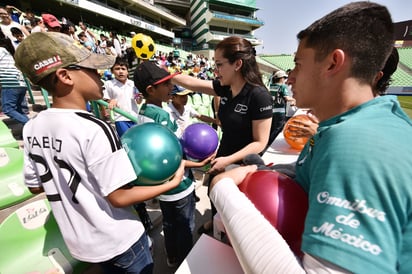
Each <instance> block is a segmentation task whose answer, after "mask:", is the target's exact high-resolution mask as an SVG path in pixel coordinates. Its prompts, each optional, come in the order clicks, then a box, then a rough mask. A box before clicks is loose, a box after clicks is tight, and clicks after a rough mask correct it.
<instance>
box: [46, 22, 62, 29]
mask: <svg viewBox="0 0 412 274" xmlns="http://www.w3.org/2000/svg"><path fill="white" fill-rule="evenodd" d="M47 25H48V26H49V27H51V28H57V27H60V28H61V27H62V25H60V24H59V23H57V22H56V23H50V24H49V23H47Z"/></svg>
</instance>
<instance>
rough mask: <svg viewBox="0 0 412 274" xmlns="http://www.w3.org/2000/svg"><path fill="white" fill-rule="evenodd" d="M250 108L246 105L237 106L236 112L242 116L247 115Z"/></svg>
mask: <svg viewBox="0 0 412 274" xmlns="http://www.w3.org/2000/svg"><path fill="white" fill-rule="evenodd" d="M247 110H248V107H247V106H246V105H242V104H237V105H236V107H235V109H234V111H235V112H238V113H240V114H246V112H247Z"/></svg>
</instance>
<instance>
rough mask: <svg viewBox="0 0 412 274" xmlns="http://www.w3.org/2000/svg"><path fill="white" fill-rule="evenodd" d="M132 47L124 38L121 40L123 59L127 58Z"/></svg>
mask: <svg viewBox="0 0 412 274" xmlns="http://www.w3.org/2000/svg"><path fill="white" fill-rule="evenodd" d="M129 47H131V45H129V44H128V43H127V42H126V38H124V37H122V38H120V48H121V49H122V57H126V55H127V48H129Z"/></svg>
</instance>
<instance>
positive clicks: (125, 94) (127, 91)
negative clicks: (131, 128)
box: [103, 79, 139, 122]
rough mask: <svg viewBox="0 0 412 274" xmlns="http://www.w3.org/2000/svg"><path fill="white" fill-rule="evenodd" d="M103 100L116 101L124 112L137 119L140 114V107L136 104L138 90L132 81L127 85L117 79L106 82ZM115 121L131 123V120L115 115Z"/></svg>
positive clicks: (128, 81)
mask: <svg viewBox="0 0 412 274" xmlns="http://www.w3.org/2000/svg"><path fill="white" fill-rule="evenodd" d="M104 87H105V88H104V90H103V98H104V99H116V100H117V105H118V107H119V108H120V109H122V110H123V111H125V112H127V113H129V114H130V115H132V116H134V117H137V113H138V112H139V107H138V105H137V103H136V99H135V94H136V93H137V89H136V88H135V86H134V83H133V81H132V80H129V79H128V80H127V81H126V83H124V84H123V83H122V82H120V81H118V80H116V79H112V80H109V81H106V82H105V83H104ZM114 120H115V121H116V122H119V121H130V119H128V118H126V117H124V116H123V115H120V114H118V113H116V112H115V113H114Z"/></svg>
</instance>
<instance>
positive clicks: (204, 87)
mask: <svg viewBox="0 0 412 274" xmlns="http://www.w3.org/2000/svg"><path fill="white" fill-rule="evenodd" d="M172 82H173V83H174V84H176V85H179V86H182V87H184V88H187V89H190V90H192V91H197V92H201V93H205V94H209V95H213V96H215V95H216V93H215V91H214V89H213V81H210V80H202V79H197V78H195V77H192V76H189V75H185V74H179V75H176V76H175V77H173V78H172Z"/></svg>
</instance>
